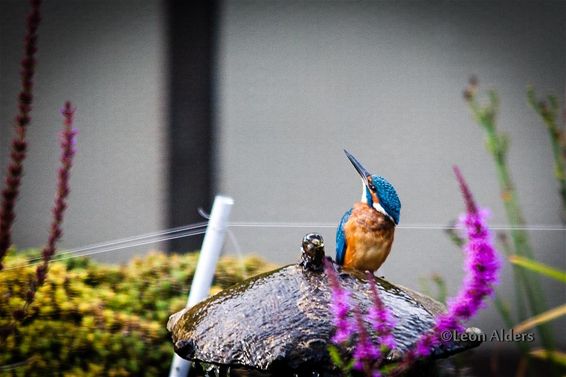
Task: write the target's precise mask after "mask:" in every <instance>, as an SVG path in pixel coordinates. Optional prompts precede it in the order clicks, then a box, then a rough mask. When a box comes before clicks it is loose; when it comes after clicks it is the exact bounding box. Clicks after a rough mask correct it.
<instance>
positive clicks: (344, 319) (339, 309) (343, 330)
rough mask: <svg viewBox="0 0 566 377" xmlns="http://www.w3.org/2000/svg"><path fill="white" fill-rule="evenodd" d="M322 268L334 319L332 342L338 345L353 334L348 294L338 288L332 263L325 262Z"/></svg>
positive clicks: (336, 276)
mask: <svg viewBox="0 0 566 377" xmlns="http://www.w3.org/2000/svg"><path fill="white" fill-rule="evenodd" d="M324 267H325V268H324V269H325V271H326V275H327V276H328V283H329V285H330V289H331V295H332V301H331V305H330V309H331V311H332V315H333V318H334V325H335V326H336V331H335V333H334V336H333V337H332V342H333V343H335V344H338V345H340V344H342V343H345V342H347V341H348V340H350V338H351V337H352V335H353V333H354V326H353V324H352V322H351V319H350V317H349V314H350V312H351V310H352V306H351V304H350V292H349V291H347V290H345V289H343V288H342V287H341V286H340V283H339V281H338V275H337V274H336V270H335V269H334V266H333V265H332V262H329V261H328V260H325V261H324Z"/></svg>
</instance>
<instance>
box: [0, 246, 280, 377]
mask: <svg viewBox="0 0 566 377" xmlns="http://www.w3.org/2000/svg"><path fill="white" fill-rule="evenodd" d="M30 255H31V254H30V253H14V252H12V253H10V255H8V257H7V258H6V270H4V271H2V272H0V331H1V330H2V329H3V330H6V329H7V328H9V327H10V326H11V323H12V313H13V311H14V310H16V309H20V308H21V307H22V305H23V303H24V299H23V297H24V294H25V292H26V291H27V288H28V284H29V281H30V279H31V278H32V276H33V275H34V273H35V267H34V266H26V267H21V268H16V269H11V268H12V267H14V266H18V265H25V264H26V263H27V261H28V259H29V257H30ZM36 255H37V254H36ZM197 258H198V254H185V255H166V254H163V253H152V254H149V255H147V256H145V257H143V258H137V259H134V260H133V261H131V262H130V263H128V264H127V265H123V266H116V265H106V264H100V263H96V262H94V261H92V260H90V259H86V258H73V259H68V260H61V261H55V262H53V263H51V264H50V268H49V275H48V279H47V281H46V283H45V285H44V286H43V287H41V289H40V290H39V291H38V294H37V297H36V300H35V302H34V303H33V305H32V306H31V307H30V308H29V311H28V313H29V317H28V318H27V319H26V320H25V321H24V322H23V324H21V325H19V326H17V327H16V328H15V331H11V332H10V333H9V335H8V336H6V335H0V376H48V375H49V376H51V375H58V376H101V375H105V376H166V375H167V373H168V370H169V366H170V362H171V357H172V355H173V353H172V352H173V350H172V343H171V340H170V337H169V334H168V333H167V330H166V328H165V325H166V323H167V319H168V317H169V315H170V314H172V313H174V312H176V311H178V310H180V309H182V308H183V307H184V305H185V303H186V300H187V294H188V290H189V289H190V283H191V280H192V278H193V274H194V270H195V267H196V262H197ZM272 268H273V266H271V265H268V264H267V263H265V262H263V261H262V260H260V259H258V258H254V257H247V258H246V259H245V260H244V262H243V264H242V263H241V262H238V261H237V260H235V259H234V258H229V257H224V258H221V260H220V262H219V265H218V268H217V274H216V276H215V284H214V286H213V292H216V291H219V290H221V289H223V288H226V287H227V286H229V285H231V284H233V283H234V282H237V281H240V280H242V279H243V277H242V275H243V273H244V269H245V273H246V274H247V275H249V276H251V275H255V274H257V273H260V272H263V271H267V270H270V269H272Z"/></svg>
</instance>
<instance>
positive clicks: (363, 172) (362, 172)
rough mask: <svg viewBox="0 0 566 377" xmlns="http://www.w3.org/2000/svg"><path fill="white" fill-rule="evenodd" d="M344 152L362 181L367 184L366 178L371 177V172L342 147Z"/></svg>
mask: <svg viewBox="0 0 566 377" xmlns="http://www.w3.org/2000/svg"><path fill="white" fill-rule="evenodd" d="M344 153H346V156H347V157H348V159H349V160H350V162H351V163H352V165H354V168H356V171H357V172H358V174H359V175H360V177H362V181H364V183H365V184H367V178H368V177H371V174H370V173H369V172H368V171H367V170H366V168H364V167H363V166H362V164H360V162H359V161H358V160H357V159H356V158H355V157H354V156H352V155H351V154H350V152H348V151H347V150H345V149H344Z"/></svg>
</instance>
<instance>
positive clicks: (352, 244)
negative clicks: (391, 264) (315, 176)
mask: <svg viewBox="0 0 566 377" xmlns="http://www.w3.org/2000/svg"><path fill="white" fill-rule="evenodd" d="M344 233H345V235H346V253H345V256H344V266H345V267H348V268H354V269H357V270H361V271H366V270H368V271H372V272H373V271H376V270H377V269H378V268H379V267H380V266H381V265H382V264H383V262H385V259H386V258H387V256H388V255H389V252H390V251H391V245H392V244H393V236H394V233H395V224H394V223H393V221H391V220H390V219H389V218H388V217H387V216H385V215H384V214H382V213H380V212H378V211H376V210H375V209H373V208H371V207H369V206H368V205H367V204H364V203H356V204H354V208H353V209H352V214H351V215H350V218H349V219H348V221H347V222H346V224H345V225H344Z"/></svg>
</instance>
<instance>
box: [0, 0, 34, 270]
mask: <svg viewBox="0 0 566 377" xmlns="http://www.w3.org/2000/svg"><path fill="white" fill-rule="evenodd" d="M30 4H31V10H30V12H29V13H28V17H27V28H26V36H25V44H24V56H23V58H22V60H21V63H20V65H21V89H20V94H19V96H18V115H17V116H16V124H15V130H16V135H15V137H14V139H13V141H12V146H11V153H10V162H9V163H8V169H7V172H6V178H5V181H4V189H3V190H2V204H1V206H0V271H1V270H2V269H3V268H4V265H3V264H2V260H3V259H4V257H5V256H6V252H7V251H8V248H9V247H10V245H11V243H12V237H11V232H12V224H13V223H14V219H15V217H16V215H15V213H14V207H15V205H16V200H17V199H18V195H19V193H20V184H21V180H22V176H23V163H24V160H25V158H26V150H27V142H26V129H27V126H28V124H29V123H30V121H31V117H30V113H31V108H32V106H31V105H32V101H33V76H34V74H35V54H36V52H37V29H38V28H39V23H40V21H41V14H40V6H41V0H30Z"/></svg>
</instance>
